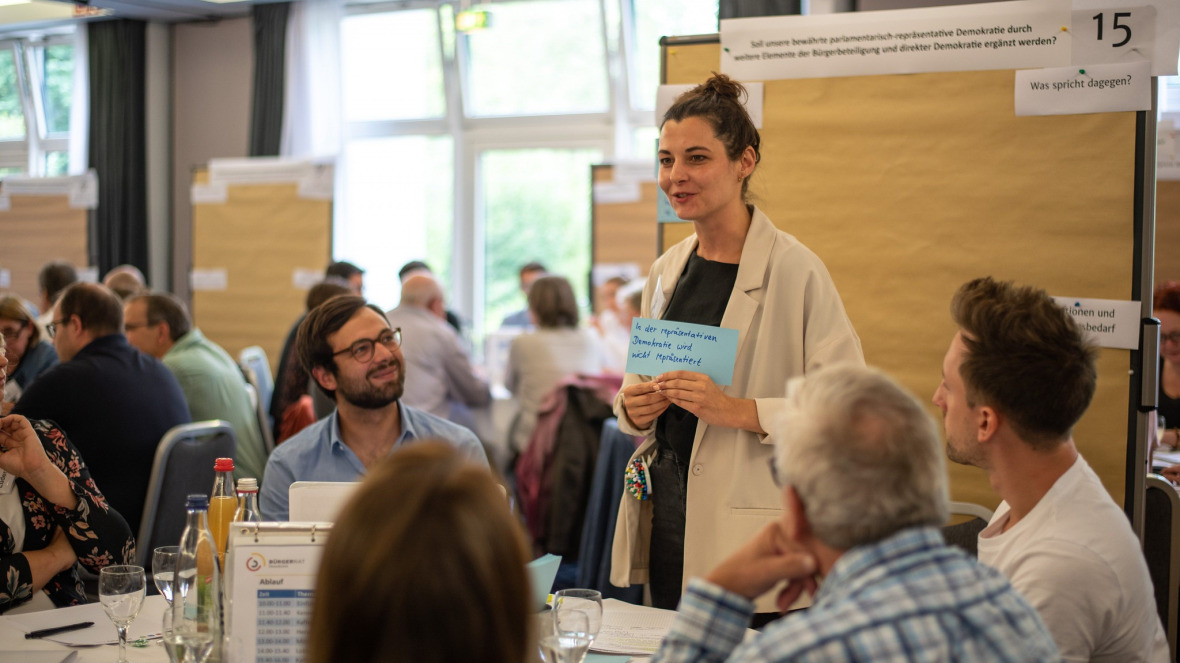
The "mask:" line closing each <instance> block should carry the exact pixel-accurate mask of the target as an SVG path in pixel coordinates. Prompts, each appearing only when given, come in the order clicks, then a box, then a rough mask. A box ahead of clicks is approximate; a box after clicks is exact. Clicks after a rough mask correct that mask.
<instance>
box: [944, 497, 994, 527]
mask: <svg viewBox="0 0 1180 663" xmlns="http://www.w3.org/2000/svg"><path fill="white" fill-rule="evenodd" d="M950 507H951V515H952V516H975V517H976V518H980V519H982V520H983V522H985V523H986V522H990V521H991V519H992V510H991V509H989V508H987V507H985V506H980V505H978V504H974V503H972V502H951V503H950Z"/></svg>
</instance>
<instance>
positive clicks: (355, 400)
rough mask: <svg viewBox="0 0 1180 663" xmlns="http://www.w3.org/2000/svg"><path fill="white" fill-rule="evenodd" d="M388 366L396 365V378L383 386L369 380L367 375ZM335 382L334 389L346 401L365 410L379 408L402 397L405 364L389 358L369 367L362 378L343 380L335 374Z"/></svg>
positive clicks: (404, 382)
mask: <svg viewBox="0 0 1180 663" xmlns="http://www.w3.org/2000/svg"><path fill="white" fill-rule="evenodd" d="M390 366H397V380H395V381H393V382H389V383H387V384H385V385H383V386H377V385H374V384H373V383H371V382H369V376H371V375H373V374H374V373H377V372H380V371H383V370H385V369H387V368H389V367H390ZM337 382H338V384H337V385H336V391H337V393H338V394H339V395H340V397H341V398H343V399H344V400H345V401H346V402H348V403H350V404H352V405H355V406H356V407H359V408H364V409H366V410H379V409H381V408H383V407H385V406H386V405H389V404H390V403H394V402H396V401H397V400H398V399H399V398H401V397H402V392H403V391H404V390H405V385H406V371H405V365H404V364H403V363H402V362H400V361H398V360H397V359H395V358H390V359H389V361H387V362H384V363H382V364H380V365H378V366H374V367H372V368H370V369H369V370H368V371H367V372H366V373H365V377H364V378H363V379H360V380H355V381H353V380H344V379H341V377H340V376H339V375H337Z"/></svg>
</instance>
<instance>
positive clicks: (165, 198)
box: [144, 23, 172, 290]
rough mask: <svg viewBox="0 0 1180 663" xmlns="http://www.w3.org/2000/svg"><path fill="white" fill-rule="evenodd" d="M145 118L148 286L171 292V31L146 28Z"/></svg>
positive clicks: (160, 26) (158, 25)
mask: <svg viewBox="0 0 1180 663" xmlns="http://www.w3.org/2000/svg"><path fill="white" fill-rule="evenodd" d="M146 51H147V53H146V55H147V72H146V89H145V95H144V99H145V104H146V108H145V111H146V113H145V118H146V123H147V127H146V129H145V133H146V145H147V189H148V199H147V215H148V270H147V273H146V274H145V275H146V276H147V280H148V283H149V284H150V285H151V286H152V287H153V288H156V289H158V290H171V289H172V283H171V281H172V261H171V254H170V248H171V246H172V217H171V212H172V209H171V206H170V204H171V201H172V186H171V185H172V168H171V164H172V131H171V127H172V94H171V92H172V81H171V80H170V76H171V73H172V30H171V28H170V27H169V26H167V25H165V24H163V23H148V26H147V46H146Z"/></svg>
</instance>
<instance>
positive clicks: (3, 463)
mask: <svg viewBox="0 0 1180 663" xmlns="http://www.w3.org/2000/svg"><path fill="white" fill-rule="evenodd" d="M4 343H5V341H4V337H3V336H0V387H2V386H4V383H5V382H6V380H5V377H6V373H7V368H8V361H7V359H6V358H5V345H4ZM134 559H135V538H134V537H133V536H132V535H131V529H130V528H129V527H128V526H127V522H126V521H125V520H123V517H122V516H121V515H119V513H118V512H117V511H115V510H114V509H112V508H110V507H109V506H108V505H107V502H106V499H105V498H104V497H103V496H102V493H100V492H99V491H98V487H97V486H95V485H94V480H93V479H91V478H90V472H89V471H88V470H87V469H86V464H85V463H83V462H82V457H81V456H80V455H79V454H78V450H77V449H75V448H74V445H72V444H70V441H69V439H67V438H66V435H65V433H64V432H62V430H61V429H60V428H58V427H57V425H55V424H54V423H53V422H51V421H41V420H33V421H30V420H28V419H25V418H24V417H21V416H18V415H15V414H13V415H8V416H5V417H0V613H10V612H13V611H19V612H29V611H34V610H46V609H51V608H55V607H61V606H67V605H77V604H80V603H85V602H86V596H85V594H84V593H83V589H82V583H81V581H80V580H79V578H78V574H77V572H76V570H75V569H76V568H77V564H81V565H82V566H84V567H86V568H87V569H88V570H90V571H93V572H94V573H98V572H99V570H100V569H102V568H103V567H105V566H108V565H111V564H132V563H134Z"/></svg>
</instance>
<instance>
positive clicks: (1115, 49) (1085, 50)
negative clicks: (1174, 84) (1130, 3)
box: [1070, 7, 1156, 66]
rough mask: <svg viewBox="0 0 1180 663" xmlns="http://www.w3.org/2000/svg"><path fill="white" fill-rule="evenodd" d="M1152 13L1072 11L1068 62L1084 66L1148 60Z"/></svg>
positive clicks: (1142, 9)
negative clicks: (1071, 41) (1070, 49)
mask: <svg viewBox="0 0 1180 663" xmlns="http://www.w3.org/2000/svg"><path fill="white" fill-rule="evenodd" d="M1155 13H1156V12H1155V7H1119V8H1117V9H1079V10H1074V12H1073V20H1072V23H1073V25H1072V26H1071V27H1070V36H1071V37H1072V39H1073V53H1072V57H1071V61H1072V62H1073V63H1074V64H1076V65H1080V66H1085V65H1088V64H1127V63H1131V62H1139V61H1143V60H1151V59H1152V54H1153V49H1154V48H1155Z"/></svg>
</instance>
